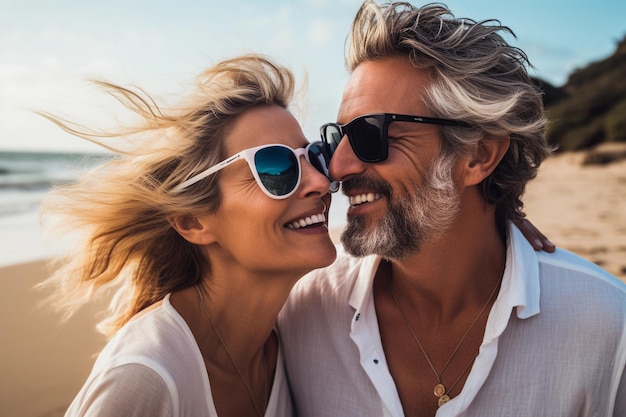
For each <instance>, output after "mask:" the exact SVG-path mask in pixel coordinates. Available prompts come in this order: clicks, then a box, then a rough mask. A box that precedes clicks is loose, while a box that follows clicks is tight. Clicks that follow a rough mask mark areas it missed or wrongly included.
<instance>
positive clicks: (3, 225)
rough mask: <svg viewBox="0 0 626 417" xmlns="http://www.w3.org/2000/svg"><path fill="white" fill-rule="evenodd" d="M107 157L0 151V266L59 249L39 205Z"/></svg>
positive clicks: (340, 218) (339, 204)
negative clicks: (57, 188) (49, 235)
mask: <svg viewBox="0 0 626 417" xmlns="http://www.w3.org/2000/svg"><path fill="white" fill-rule="evenodd" d="M110 157H111V156H110V155H108V154H87V153H50V152H0V266H7V265H13V264H18V263H22V262H29V261H33V260H39V259H44V258H45V257H47V256H49V255H51V254H53V253H55V252H56V251H58V250H60V249H62V247H59V245H57V244H56V242H55V241H54V239H44V236H43V234H42V231H41V229H40V227H39V205H40V203H41V200H42V198H43V196H44V195H45V193H46V192H47V191H48V190H49V189H50V187H52V186H54V185H55V184H62V183H66V182H71V181H75V180H76V178H77V176H78V175H79V174H80V172H82V171H84V170H86V169H89V168H91V167H93V166H96V165H97V164H100V163H103V162H105V161H106V160H107V159H109V158H110ZM347 206H348V203H347V199H346V198H345V197H344V196H343V195H341V193H336V194H334V195H333V203H332V206H331V211H330V219H329V227H330V229H338V228H341V227H342V226H343V224H344V223H345V218H346V209H347Z"/></svg>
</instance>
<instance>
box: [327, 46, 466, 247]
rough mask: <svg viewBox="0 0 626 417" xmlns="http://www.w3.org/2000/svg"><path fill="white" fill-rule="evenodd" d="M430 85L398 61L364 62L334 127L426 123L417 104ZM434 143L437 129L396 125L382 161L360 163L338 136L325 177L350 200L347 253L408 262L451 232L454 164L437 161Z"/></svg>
mask: <svg viewBox="0 0 626 417" xmlns="http://www.w3.org/2000/svg"><path fill="white" fill-rule="evenodd" d="M428 83H430V77H429V74H428V73H427V72H426V71H422V70H418V69H416V68H415V67H413V66H412V65H411V64H410V62H409V61H408V60H407V59H406V58H404V57H394V58H386V59H383V60H380V61H368V62H364V63H362V64H361V65H359V66H358V67H357V68H356V70H355V71H354V72H353V73H352V75H351V77H350V79H349V80H348V83H347V85H346V88H345V91H344V95H343V99H342V103H341V106H340V109H339V117H338V122H339V123H342V124H345V123H348V122H349V121H351V120H352V119H354V118H355V117H358V116H362V115H364V114H369V113H396V114H408V115H414V116H432V114H430V113H429V112H428V111H427V109H426V107H425V105H424V103H423V101H422V94H423V93H424V91H425V87H426V86H427V85H428ZM440 140H441V139H440V130H439V127H437V126H435V125H429V124H420V123H408V122H394V123H392V124H391V125H390V126H389V157H388V159H387V160H385V161H383V162H379V163H366V162H363V161H361V160H360V159H358V158H357V157H356V155H355V154H354V152H353V151H352V148H351V147H350V144H349V142H348V140H346V138H345V137H344V140H342V141H341V143H340V144H339V146H338V147H337V150H336V152H335V154H334V156H333V159H332V161H331V164H330V173H331V175H332V176H333V177H334V178H335V179H338V180H341V181H343V190H344V193H345V194H346V195H347V196H348V198H349V199H350V208H349V209H348V225H347V227H346V230H345V232H344V233H343V235H342V243H343V244H344V246H345V248H346V250H347V251H348V252H349V253H351V254H353V255H355V256H365V255H369V254H378V255H381V256H383V257H385V258H388V259H402V258H406V257H407V256H410V255H411V254H413V253H415V252H417V251H418V250H419V249H420V248H421V247H422V245H423V244H425V243H426V242H428V241H429V239H432V238H433V237H435V236H436V235H437V234H438V233H440V232H442V231H443V230H445V229H446V228H447V227H449V224H450V223H451V222H452V220H453V219H454V218H455V216H456V215H457V213H458V211H459V194H458V190H457V187H456V185H455V184H456V182H455V179H454V168H455V167H454V161H452V162H450V161H448V162H445V161H441V160H440V158H437V154H438V151H439V146H440ZM442 162H443V164H442Z"/></svg>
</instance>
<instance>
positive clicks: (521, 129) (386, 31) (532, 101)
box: [347, 0, 551, 225]
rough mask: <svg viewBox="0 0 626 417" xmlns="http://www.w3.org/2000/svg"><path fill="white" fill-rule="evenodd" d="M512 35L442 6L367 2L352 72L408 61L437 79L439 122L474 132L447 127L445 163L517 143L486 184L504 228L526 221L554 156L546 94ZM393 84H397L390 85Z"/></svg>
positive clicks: (353, 37) (358, 24) (432, 105)
mask: <svg viewBox="0 0 626 417" xmlns="http://www.w3.org/2000/svg"><path fill="white" fill-rule="evenodd" d="M501 33H503V34H509V35H511V36H514V34H513V32H512V31H511V30H510V29H509V28H508V27H506V26H502V25H500V22H498V21H496V20H487V21H482V22H476V21H474V20H471V19H462V18H456V17H455V16H454V15H453V14H452V12H451V11H450V10H449V9H448V8H447V7H446V6H445V5H443V4H439V3H432V4H428V5H425V6H423V7H415V6H413V5H411V4H410V3H407V2H392V3H386V4H383V5H379V4H377V3H376V2H375V1H373V0H367V1H365V2H364V3H363V4H362V6H361V8H360V9H359V11H358V12H357V15H356V17H355V19H354V22H353V24H352V28H351V31H350V36H349V39H348V50H347V66H348V69H349V70H350V71H353V70H354V69H355V68H356V67H357V66H359V65H360V64H361V63H363V62H365V61H373V60H378V59H382V58H385V57H392V56H405V57H407V59H409V60H410V62H411V63H412V64H413V65H414V66H415V67H416V68H420V69H424V70H427V71H429V73H430V74H431V75H432V77H433V82H432V84H431V85H430V86H429V87H428V89H427V91H426V94H425V97H424V101H425V104H426V106H427V107H428V109H429V110H430V111H431V112H432V114H433V116H435V117H442V118H447V119H457V120H462V121H465V122H467V123H469V124H470V125H471V126H472V128H471V129H467V128H458V127H448V126H443V127H442V128H441V131H442V135H443V138H444V139H445V140H444V145H443V146H444V148H443V149H442V157H448V158H454V157H456V156H458V155H460V154H462V153H463V152H467V150H468V149H470V147H472V146H474V145H475V144H476V143H477V142H478V141H479V140H480V139H481V138H483V137H484V136H486V135H488V136H492V137H502V136H509V137H510V147H509V150H508V152H507V153H506V155H505V157H504V158H503V160H502V161H501V163H500V164H499V166H498V167H497V168H496V170H495V171H494V172H493V173H492V174H491V175H490V176H489V177H488V178H487V179H485V180H484V181H483V183H482V184H481V185H482V193H483V197H484V199H485V201H486V202H488V203H494V204H496V216H497V218H498V220H499V224H500V225H502V224H503V222H504V221H505V220H510V219H516V218H519V217H522V216H524V214H523V212H522V208H523V203H522V201H521V196H522V194H523V193H524V189H525V186H526V183H527V182H528V181H530V180H531V179H532V178H534V177H535V176H536V174H537V169H538V167H539V165H540V164H541V162H542V161H543V160H544V159H545V158H546V157H547V156H548V155H549V154H550V152H551V149H550V148H549V147H548V146H547V144H546V142H545V136H544V135H545V125H546V119H545V116H544V111H543V102H542V98H541V92H540V91H539V89H538V88H537V87H536V86H534V84H533V83H532V81H531V79H530V77H529V75H528V72H527V69H526V67H527V66H528V67H529V66H530V63H529V61H528V58H527V56H526V54H525V53H524V52H523V51H522V50H520V49H519V48H516V47H513V46H511V45H509V44H508V43H507V42H506V41H505V39H504V38H503V37H502V36H501ZM389 82H390V83H393V80H389Z"/></svg>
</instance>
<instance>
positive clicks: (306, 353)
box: [279, 226, 626, 417]
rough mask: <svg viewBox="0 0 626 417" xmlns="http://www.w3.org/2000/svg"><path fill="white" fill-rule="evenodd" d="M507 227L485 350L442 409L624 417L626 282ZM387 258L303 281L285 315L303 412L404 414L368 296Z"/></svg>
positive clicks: (282, 322)
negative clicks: (539, 246)
mask: <svg viewBox="0 0 626 417" xmlns="http://www.w3.org/2000/svg"><path fill="white" fill-rule="evenodd" d="M509 235H510V239H509V245H508V249H507V264H506V269H505V272H504V277H503V281H502V286H501V289H500V293H499V295H498V298H497V300H496V301H495V304H494V306H493V308H492V310H491V312H490V314H489V318H488V321H487V327H486V329H485V334H484V339H483V342H482V345H481V347H480V351H479V355H478V357H477V358H476V361H475V363H474V365H473V367H472V369H471V371H470V374H469V376H468V378H467V381H466V383H465V386H464V387H463V390H462V392H461V393H460V394H459V395H458V396H456V397H454V398H453V399H452V400H451V401H450V402H448V403H446V404H444V405H443V406H442V407H441V408H439V410H438V411H437V414H436V415H437V417H444V416H445V417H451V416H480V417H490V416H493V417H503V416H550V417H558V416H580V417H582V416H626V372H624V369H625V366H626V285H625V284H624V283H622V282H621V281H619V280H618V279H617V278H615V277H613V276H611V275H609V274H608V273H606V272H605V271H603V270H601V269H600V268H598V267H597V266H596V265H594V264H592V263H590V262H588V261H586V260H584V259H582V258H580V257H578V256H576V255H574V254H572V253H570V252H567V251H564V250H560V249H557V251H556V252H555V253H553V254H549V253H546V252H535V251H534V250H533V249H532V247H531V246H530V245H529V244H528V242H527V241H526V239H525V238H524V237H523V236H522V235H521V232H520V231H519V230H518V229H517V228H516V227H515V226H511V227H510V231H509ZM379 262H380V258H379V257H376V256H369V257H365V258H360V259H356V258H353V257H350V256H348V255H346V254H341V255H340V256H339V257H338V259H337V261H336V262H335V263H334V264H333V265H331V266H329V267H328V268H326V269H324V270H318V271H315V272H313V273H311V274H310V275H309V276H307V277H305V278H304V279H303V280H301V281H300V282H298V284H296V287H295V288H294V291H293V292H292V296H290V298H289V300H288V302H287V305H286V306H285V308H284V310H283V312H282V313H281V315H280V316H279V327H280V330H281V339H282V342H283V352H284V355H285V362H286V364H287V374H288V377H289V381H290V384H291V388H292V395H293V397H294V402H295V403H296V404H297V411H298V414H299V415H300V416H301V417H319V416H335V417H338V416H356V415H358V416H360V417H380V416H394V417H400V416H402V415H403V410H402V405H401V403H400V398H399V396H398V393H397V391H396V387H395V383H394V380H393V378H392V376H391V374H390V372H389V368H388V366H387V361H386V359H385V353H384V350H383V347H382V344H381V340H380V334H379V328H378V322H377V320H376V311H375V307H374V299H373V295H372V284H373V278H374V274H375V272H376V269H377V267H378V264H379ZM424 372H427V373H430V372H432V371H431V370H430V369H424ZM416 395H420V394H419V393H416ZM423 395H432V393H424V394H423ZM433 399H434V400H435V397H433Z"/></svg>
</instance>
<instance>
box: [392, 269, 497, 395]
mask: <svg viewBox="0 0 626 417" xmlns="http://www.w3.org/2000/svg"><path fill="white" fill-rule="evenodd" d="M499 286H500V280H498V281H497V282H496V286H495V287H494V288H493V290H492V291H491V295H490V296H489V298H488V299H487V302H486V303H485V305H484V306H483V308H482V309H481V310H480V312H479V313H478V316H476V318H475V319H474V321H472V324H470V326H469V328H468V329H467V330H466V331H465V334H463V337H461V340H460V341H459V343H458V344H457V345H456V347H455V348H454V350H453V351H452V354H451V355H450V357H449V358H448V360H447V361H446V363H445V365H444V366H443V369H442V370H441V372H437V370H436V369H435V366H434V365H433V363H432V361H431V360H430V358H429V357H428V354H426V349H424V346H423V345H422V342H420V340H419V338H418V337H417V334H416V333H415V332H414V331H413V328H412V327H411V323H410V322H409V319H408V318H407V316H406V314H404V310H402V307H400V303H399V302H398V298H397V297H396V293H395V292H394V291H393V283H392V275H391V263H389V290H390V292H391V296H392V297H393V301H394V302H395V304H396V307H397V308H398V311H400V314H401V315H402V318H403V319H404V322H405V323H406V326H407V327H408V328H409V331H410V332H411V334H412V335H413V338H414V339H415V341H416V342H417V345H418V346H419V348H420V350H421V351H422V354H423V355H424V358H426V362H428V365H429V366H430V369H432V371H433V372H434V373H435V376H436V377H437V384H436V385H435V387H434V389H433V394H435V397H437V398H438V401H437V404H438V406H439V407H441V406H442V405H444V404H445V403H447V402H448V401H450V399H451V397H450V392H451V391H452V390H453V389H454V387H456V385H457V384H458V383H459V381H460V380H461V378H463V375H465V373H466V372H467V370H468V369H469V368H470V366H471V365H472V363H474V360H475V359H476V357H474V358H472V360H471V361H470V362H469V363H468V364H467V366H466V367H465V369H464V370H463V372H462V373H461V375H459V377H458V378H457V379H456V381H454V383H453V384H452V385H451V386H450V388H446V386H445V385H443V383H442V382H441V377H442V375H443V373H444V372H445V371H446V369H448V365H450V362H452V358H454V356H455V355H456V353H457V352H458V351H459V348H460V347H461V345H462V344H463V342H464V341H465V338H466V337H467V335H468V334H469V333H470V331H471V330H472V328H474V325H475V324H476V322H478V319H479V318H480V317H481V316H482V315H483V313H484V312H485V310H486V309H487V306H488V305H489V302H490V301H491V299H492V298H493V296H494V295H495V293H496V290H497V289H498V287H499Z"/></svg>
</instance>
